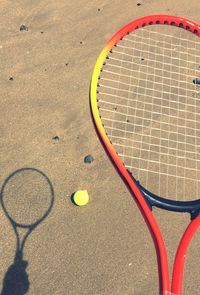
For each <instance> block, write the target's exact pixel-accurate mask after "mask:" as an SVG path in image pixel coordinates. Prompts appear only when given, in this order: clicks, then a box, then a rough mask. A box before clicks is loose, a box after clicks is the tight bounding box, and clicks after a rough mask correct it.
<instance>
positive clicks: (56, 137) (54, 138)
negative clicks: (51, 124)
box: [52, 135, 60, 141]
mask: <svg viewBox="0 0 200 295" xmlns="http://www.w3.org/2000/svg"><path fill="white" fill-rule="evenodd" d="M52 139H53V140H55V141H58V140H59V139H60V137H59V136H58V135H55V136H54V137H52Z"/></svg>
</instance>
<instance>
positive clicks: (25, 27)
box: [19, 25, 28, 31]
mask: <svg viewBox="0 0 200 295" xmlns="http://www.w3.org/2000/svg"><path fill="white" fill-rule="evenodd" d="M19 29H20V31H28V27H27V26H26V25H21V26H20V28H19Z"/></svg>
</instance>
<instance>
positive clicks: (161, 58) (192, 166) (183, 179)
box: [98, 27, 200, 201]
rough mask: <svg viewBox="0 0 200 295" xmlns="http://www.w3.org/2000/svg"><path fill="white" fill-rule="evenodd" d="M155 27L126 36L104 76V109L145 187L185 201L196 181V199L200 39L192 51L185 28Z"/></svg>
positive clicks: (113, 138)
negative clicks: (175, 32) (165, 30)
mask: <svg viewBox="0 0 200 295" xmlns="http://www.w3.org/2000/svg"><path fill="white" fill-rule="evenodd" d="M150 29H151V30H148V29H140V30H138V31H142V34H141V32H140V34H139V33H138V34H137V31H134V32H133V33H132V34H129V35H127V36H126V37H124V38H123V40H121V41H120V43H119V44H118V45H117V46H116V47H114V49H113V50H112V53H110V55H109V56H108V59H107V62H106V64H105V65H104V66H103V68H102V73H101V76H100V80H99V88H98V92H99V94H98V100H99V111H100V113H101V116H102V121H103V122H104V126H105V129H106V132H107V133H108V135H109V138H110V139H111V141H112V143H113V145H114V146H116V150H117V151H118V152H119V155H120V156H121V157H122V159H123V162H124V164H125V166H126V167H128V168H129V169H130V170H131V172H134V175H135V176H137V177H136V178H138V179H140V181H141V183H142V184H143V185H144V186H145V187H147V188H148V189H149V190H150V191H154V192H156V193H157V194H158V195H162V196H167V197H168V198H169V197H171V198H173V199H176V200H182V201H184V200H186V197H187V198H188V191H187V187H188V185H187V182H188V181H192V182H193V186H194V187H195V189H194V194H195V195H191V199H193V198H196V196H197V195H198V194H199V189H198V187H199V179H200V178H199V177H198V176H199V173H198V170H199V167H200V166H199V163H200V158H199V157H198V155H199V149H198V147H199V144H200V142H199V140H198V137H197V135H198V134H200V124H199V121H200V120H198V119H199V118H200V115H199V113H198V110H199V109H200V104H199V99H198V95H199V90H198V89H197V88H198V86H196V85H195V84H194V83H193V80H194V77H198V72H197V69H196V68H195V67H196V65H197V64H198V62H199V63H200V59H199V56H198V55H197V52H198V48H199V43H198V42H195V41H192V42H191V43H190V48H188V50H187V46H188V41H187V38H184V37H182V36H181V33H182V30H180V31H181V33H180V34H179V35H180V36H179V37H176V36H173V35H170V34H169V33H168V34H164V33H160V32H156V31H154V30H152V27H151V28H150ZM173 29H174V28H172V31H173ZM187 33H188V32H186V34H187ZM183 35H184V34H183ZM155 36H156V37H158V36H159V40H156V39H155ZM174 42H176V44H174ZM191 45H192V46H191ZM197 45H198V48H197ZM184 49H186V50H185V51H184ZM188 51H189V53H187V52H188ZM181 64H182V65H184V66H181ZM191 73H192V74H191ZM194 106H195V107H194ZM194 131H195V132H194ZM158 171H159V172H158ZM156 179H159V181H155V180H156ZM165 180H166V181H165ZM169 182H170V185H169ZM155 183H157V184H158V185H157V188H155ZM161 183H162V184H163V185H162V186H161V185H160V184H161ZM152 184H154V186H153V187H152Z"/></svg>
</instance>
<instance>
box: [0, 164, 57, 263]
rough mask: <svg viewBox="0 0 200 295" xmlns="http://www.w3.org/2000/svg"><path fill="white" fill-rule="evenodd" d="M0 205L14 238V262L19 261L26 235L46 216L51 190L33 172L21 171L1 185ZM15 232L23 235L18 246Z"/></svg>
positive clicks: (38, 173) (42, 176)
mask: <svg viewBox="0 0 200 295" xmlns="http://www.w3.org/2000/svg"><path fill="white" fill-rule="evenodd" d="M0 201H1V205H2V208H3V211H4V213H5V215H6V216H7V218H8V219H9V221H10V223H11V225H12V227H13V229H14V232H15V234H16V238H17V247H16V256H15V260H16V259H22V253H23V248H24V244H25V241H26V239H27V237H28V236H29V234H30V233H31V232H32V231H33V229H35V228H36V226H38V225H39V224H40V223H41V222H42V221H43V220H44V219H45V218H46V217H47V216H48V214H49V213H50V211H51V209H52V207H53V203H54V190H53V186H52V184H51V182H50V180H49V178H48V177H47V176H46V175H45V174H44V173H43V172H42V171H40V170H38V169H35V168H22V169H19V170H16V171H14V172H13V173H12V174H11V175H9V176H8V177H7V178H6V180H5V182H4V183H3V185H2V188H1V193H0ZM18 228H21V229H22V228H23V229H25V230H26V233H25V235H24V237H23V239H22V241H21V243H20V237H19V232H18V231H17V229H18Z"/></svg>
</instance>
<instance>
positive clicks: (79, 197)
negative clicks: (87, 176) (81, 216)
mask: <svg viewBox="0 0 200 295" xmlns="http://www.w3.org/2000/svg"><path fill="white" fill-rule="evenodd" d="M89 199H90V197H89V195H88V192H87V191H86V190H80V191H77V192H75V194H74V197H73V200H74V203H75V204H76V205H78V206H84V205H86V204H87V203H88V202H89Z"/></svg>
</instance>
